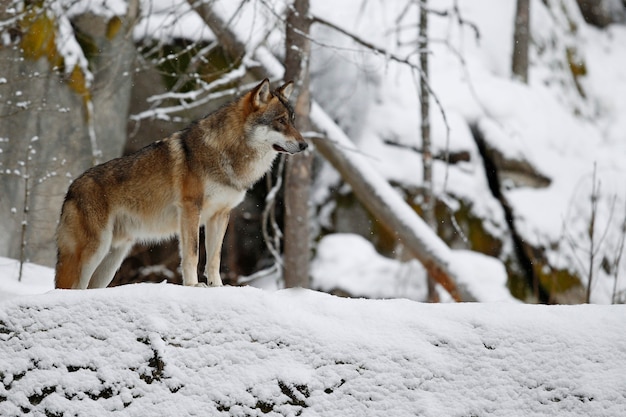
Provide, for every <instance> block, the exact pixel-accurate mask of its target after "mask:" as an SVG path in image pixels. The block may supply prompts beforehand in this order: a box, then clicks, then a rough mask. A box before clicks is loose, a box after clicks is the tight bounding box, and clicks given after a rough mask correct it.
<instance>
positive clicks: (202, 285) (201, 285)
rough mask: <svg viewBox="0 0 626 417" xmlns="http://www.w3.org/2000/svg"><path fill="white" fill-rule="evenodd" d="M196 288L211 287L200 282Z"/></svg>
mask: <svg viewBox="0 0 626 417" xmlns="http://www.w3.org/2000/svg"><path fill="white" fill-rule="evenodd" d="M194 287H200V288H209V286H208V285H206V284H205V283H204V282H198V283H197V284H196V285H194Z"/></svg>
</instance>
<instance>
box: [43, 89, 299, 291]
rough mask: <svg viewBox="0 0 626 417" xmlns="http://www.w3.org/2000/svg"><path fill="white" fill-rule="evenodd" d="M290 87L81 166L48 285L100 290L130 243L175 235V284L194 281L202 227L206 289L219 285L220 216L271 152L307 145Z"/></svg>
mask: <svg viewBox="0 0 626 417" xmlns="http://www.w3.org/2000/svg"><path fill="white" fill-rule="evenodd" d="M292 91H293V82H288V83H286V84H284V85H283V86H281V87H279V88H278V89H276V90H274V91H272V90H270V83H269V81H268V80H267V79H265V80H263V81H262V82H261V83H260V84H259V85H257V86H256V87H255V88H253V89H252V90H251V91H249V92H248V93H247V94H245V95H243V96H242V97H241V98H239V99H238V100H235V101H233V102H232V103H230V104H227V105H225V106H223V107H222V108H220V109H218V110H216V111H215V112H213V113H211V114H209V115H208V116H206V117H204V118H202V119H200V120H198V121H196V122H194V123H192V124H191V125H190V126H189V127H187V128H186V129H184V130H182V131H179V132H176V133H174V134H172V135H171V136H169V137H168V138H166V139H163V140H159V141H156V142H154V143H152V144H151V145H148V146H146V147H145V148H143V149H141V150H139V151H137V152H136V153H134V154H131V155H127V156H124V157H121V158H117V159H113V160H111V161H108V162H105V163H103V164H101V165H97V166H95V167H92V168H90V169H88V170H87V171H86V172H85V173H83V174H82V175H81V176H80V177H78V178H77V179H76V180H75V181H74V182H73V183H72V184H71V185H70V187H69V189H68V191H67V195H66V196H65V200H64V203H63V207H62V210H61V218H60V221H59V225H58V228H57V247H58V254H57V264H56V279H55V281H56V282H55V285H56V287H57V288H75V289H78V288H102V287H106V286H107V285H109V283H110V282H111V280H112V279H113V276H114V275H115V272H116V271H117V270H118V269H119V267H120V264H121V263H122V261H123V260H124V258H125V257H126V255H127V254H128V252H129V251H130V249H131V247H132V245H133V244H134V243H135V242H137V241H143V242H154V241H159V240H163V239H168V238H171V237H172V236H174V235H178V237H179V248H180V255H181V259H182V261H181V267H182V276H183V284H184V285H191V286H202V285H203V284H199V283H198V273H197V267H198V251H199V229H200V226H202V225H204V226H205V232H206V233H205V235H206V242H205V243H206V251H207V262H206V265H205V275H206V276H207V283H208V285H209V286H221V285H222V280H221V278H220V253H221V247H222V240H223V238H224V233H225V232H226V227H227V225H228V219H229V216H230V211H231V209H232V208H233V207H235V206H237V205H238V204H239V203H240V202H241V201H242V200H243V198H244V196H245V193H246V190H247V189H248V188H250V187H251V186H252V185H253V184H254V183H255V182H256V181H258V180H259V179H260V178H261V177H262V176H263V175H264V174H265V173H266V172H267V171H268V170H269V169H270V168H271V165H272V162H273V161H274V159H275V157H276V155H277V154H278V153H287V154H294V153H297V152H301V151H303V150H305V149H306V148H307V144H306V142H305V141H304V139H303V138H302V136H301V135H300V133H299V132H298V130H297V129H296V128H295V126H294V110H293V107H292V106H291V105H290V103H289V101H288V100H289V96H290V95H291V93H292Z"/></svg>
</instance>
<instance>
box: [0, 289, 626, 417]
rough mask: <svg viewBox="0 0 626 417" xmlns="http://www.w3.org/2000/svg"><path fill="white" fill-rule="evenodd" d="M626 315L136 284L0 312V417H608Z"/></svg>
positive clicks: (620, 380) (624, 400)
mask: <svg viewBox="0 0 626 417" xmlns="http://www.w3.org/2000/svg"><path fill="white" fill-rule="evenodd" d="M625 320H626V307H625V306H595V305H584V306H560V307H547V306H528V305H521V304H497V303H496V304H447V305H428V304H420V303H416V302H412V301H408V300H389V301H372V300H354V299H341V298H337V297H333V296H329V295H325V294H321V293H316V292H313V291H306V290H282V291H277V292H268V291H261V290H258V289H254V288H250V287H247V288H232V287H230V288H229V287H226V288H216V289H199V288H184V287H180V286H173V285H166V284H141V285H133V286H125V287H118V288H112V289H104V290H89V291H52V292H49V293H47V294H43V295H36V296H25V297H21V298H15V299H13V300H10V301H4V302H2V303H1V304H0V339H1V340H2V342H1V343H0V380H2V384H0V415H2V416H18V415H23V414H26V413H29V412H30V413H33V414H34V415H44V414H45V415H78V416H93V415H99V416H101V415H124V416H152V415H176V416H186V415H238V416H244V415H246V416H255V415H268V416H272V415H274V416H276V415H286V416H290V415H307V416H317V415H325V416H337V415H342V416H349V415H355V416H364V415H367V416H375V415H380V416H389V415H393V416H408V415H421V416H437V417H438V416H442V415H446V416H448V415H459V416H460V415H462V416H467V415H481V416H485V415H498V416H519V415H564V414H567V415H580V416H607V415H619V414H620V413H621V412H623V410H624V409H626V379H624V377H623V376H624V375H625V374H626V334H625V333H624V332H623V323H624V321H625Z"/></svg>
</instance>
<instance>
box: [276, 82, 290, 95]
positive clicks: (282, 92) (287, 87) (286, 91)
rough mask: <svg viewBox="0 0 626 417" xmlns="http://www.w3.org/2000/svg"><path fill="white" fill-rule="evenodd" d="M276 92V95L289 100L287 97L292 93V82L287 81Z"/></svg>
mask: <svg viewBox="0 0 626 417" xmlns="http://www.w3.org/2000/svg"><path fill="white" fill-rule="evenodd" d="M277 91H278V93H280V95H282V96H283V97H285V98H286V99H287V100H289V96H291V93H293V81H287V82H286V83H285V84H283V86H282V87H280V88H279V89H278V90H277Z"/></svg>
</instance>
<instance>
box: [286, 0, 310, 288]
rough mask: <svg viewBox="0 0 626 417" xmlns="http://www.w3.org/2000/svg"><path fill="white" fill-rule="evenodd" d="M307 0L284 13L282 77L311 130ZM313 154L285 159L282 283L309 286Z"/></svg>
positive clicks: (302, 126)
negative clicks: (291, 83)
mask: <svg viewBox="0 0 626 417" xmlns="http://www.w3.org/2000/svg"><path fill="white" fill-rule="evenodd" d="M308 14H309V0H295V1H294V3H293V5H292V6H291V7H290V8H289V11H288V13H287V27H286V39H285V80H294V82H295V89H294V93H293V95H292V98H291V99H292V101H294V102H295V112H296V127H297V128H298V129H299V130H300V131H301V132H305V131H308V130H310V123H309V110H310V96H309V56H310V49H311V47H310V41H309V38H308V35H309V28H310V26H311V22H310V20H309V16H308ZM312 163H313V154H312V153H311V152H309V151H306V152H304V153H302V154H297V155H293V156H290V157H289V158H288V159H287V169H286V172H285V243H284V245H285V249H284V260H283V263H284V270H283V274H284V278H285V287H288V288H289V287H303V288H307V287H308V286H309V256H310V252H311V250H310V232H309V229H310V227H309V224H310V222H309V201H310V193H311V167H312Z"/></svg>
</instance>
